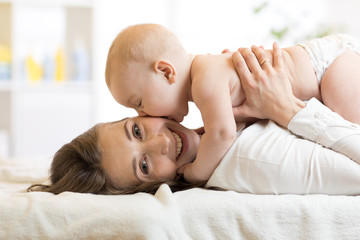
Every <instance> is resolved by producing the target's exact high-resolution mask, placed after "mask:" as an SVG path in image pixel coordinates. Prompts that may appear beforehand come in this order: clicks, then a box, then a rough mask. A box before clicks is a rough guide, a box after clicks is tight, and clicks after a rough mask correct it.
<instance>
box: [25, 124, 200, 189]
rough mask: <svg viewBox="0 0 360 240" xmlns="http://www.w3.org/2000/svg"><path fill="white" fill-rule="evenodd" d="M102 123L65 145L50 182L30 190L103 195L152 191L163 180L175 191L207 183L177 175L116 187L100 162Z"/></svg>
mask: <svg viewBox="0 0 360 240" xmlns="http://www.w3.org/2000/svg"><path fill="white" fill-rule="evenodd" d="M105 124H106V123H105ZM102 125H103V124H97V125H95V126H94V127H92V128H90V129H89V130H88V131H86V132H84V133H83V134H81V135H79V136H78V137H76V138H74V139H73V140H72V141H71V142H70V143H67V144H65V145H64V146H62V147H61V148H60V149H59V150H58V151H57V152H56V153H55V155H54V158H53V161H52V164H51V168H50V181H51V183H50V185H46V184H33V185H31V186H30V187H29V188H28V192H33V191H41V192H50V193H54V194H59V193H62V192H66V191H69V192H79V193H94V194H104V195H110V194H111V195H117V194H133V193H137V192H146V193H152V194H153V193H155V192H156V191H157V189H158V188H159V186H160V185H161V184H163V183H166V184H168V185H169V186H170V188H171V189H172V190H173V191H174V192H175V191H179V190H185V189H189V188H193V187H203V186H204V184H205V183H204V182H203V183H199V184H190V183H187V182H185V180H184V179H183V178H182V176H178V177H177V178H176V179H174V180H170V181H162V182H147V183H142V184H140V185H137V186H129V187H127V188H118V187H116V186H115V184H113V183H112V181H111V179H110V178H109V176H108V175H107V174H106V172H105V170H104V168H103V167H102V165H101V158H102V150H101V148H100V144H99V143H98V139H99V131H100V128H101V126H102Z"/></svg>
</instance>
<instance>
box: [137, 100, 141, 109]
mask: <svg viewBox="0 0 360 240" xmlns="http://www.w3.org/2000/svg"><path fill="white" fill-rule="evenodd" d="M137 107H138V108H141V107H142V100H140V102H139V104H138V106H137Z"/></svg>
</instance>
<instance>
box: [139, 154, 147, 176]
mask: <svg viewBox="0 0 360 240" xmlns="http://www.w3.org/2000/svg"><path fill="white" fill-rule="evenodd" d="M140 170H141V172H142V173H143V174H145V175H148V174H149V166H148V164H147V161H146V158H143V159H141V161H140Z"/></svg>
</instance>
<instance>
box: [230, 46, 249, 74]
mask: <svg viewBox="0 0 360 240" xmlns="http://www.w3.org/2000/svg"><path fill="white" fill-rule="evenodd" d="M241 50H242V49H239V51H241ZM239 51H236V52H234V53H233V55H232V59H233V63H234V66H235V69H236V71H237V72H238V75H239V77H240V79H250V78H251V72H250V70H249V68H248V66H247V64H246V62H245V60H244V58H243V56H242V55H241V54H240V52H239Z"/></svg>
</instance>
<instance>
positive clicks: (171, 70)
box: [154, 60, 176, 84]
mask: <svg viewBox="0 0 360 240" xmlns="http://www.w3.org/2000/svg"><path fill="white" fill-rule="evenodd" d="M154 69H155V72H158V73H159V72H161V73H163V74H164V76H165V77H166V79H167V80H168V82H169V83H170V84H173V83H175V80H176V70H175V66H174V65H173V64H172V63H171V62H170V61H168V60H158V61H156V62H155V64H154Z"/></svg>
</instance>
